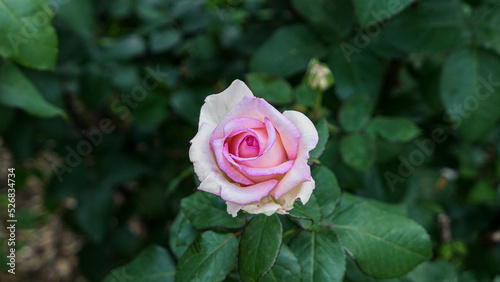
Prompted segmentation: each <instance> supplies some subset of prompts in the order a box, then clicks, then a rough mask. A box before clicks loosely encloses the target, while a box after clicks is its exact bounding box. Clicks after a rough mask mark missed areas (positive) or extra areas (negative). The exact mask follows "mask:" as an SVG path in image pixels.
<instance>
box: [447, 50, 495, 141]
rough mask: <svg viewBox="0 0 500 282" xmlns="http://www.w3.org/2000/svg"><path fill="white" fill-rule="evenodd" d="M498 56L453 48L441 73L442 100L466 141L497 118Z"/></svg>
mask: <svg viewBox="0 0 500 282" xmlns="http://www.w3.org/2000/svg"><path fill="white" fill-rule="evenodd" d="M499 74H500V57H498V55H495V54H492V53H491V52H489V51H485V50H482V49H475V48H474V49H473V48H466V49H460V50H456V51H454V52H453V53H452V54H450V56H449V57H448V58H447V59H446V62H445V63H444V66H443V69H442V73H441V99H442V101H443V103H444V105H445V108H446V111H447V114H448V116H449V118H450V120H449V121H451V122H453V125H454V126H455V129H457V130H458V131H459V132H460V133H462V136H463V137H464V138H465V139H466V140H469V141H473V140H477V139H478V138H480V137H482V136H484V135H485V134H486V133H487V132H489V131H490V130H491V129H492V128H493V126H494V125H495V124H496V122H497V121H498V120H499V118H500V111H499V110H498V109H499V108H500V89H499V86H500V75H499Z"/></svg>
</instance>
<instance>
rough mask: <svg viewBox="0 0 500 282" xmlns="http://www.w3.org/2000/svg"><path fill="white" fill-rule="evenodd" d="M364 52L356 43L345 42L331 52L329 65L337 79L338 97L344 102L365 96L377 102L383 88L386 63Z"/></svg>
mask: <svg viewBox="0 0 500 282" xmlns="http://www.w3.org/2000/svg"><path fill="white" fill-rule="evenodd" d="M352 48H354V49H352ZM362 50H363V49H362V48H359V47H356V44H355V43H354V42H350V43H346V42H343V43H341V44H339V45H335V46H334V47H333V49H332V50H331V53H330V57H329V60H328V65H329V66H330V69H331V70H332V73H333V76H334V77H335V89H336V90H337V95H338V97H339V98H340V99H341V100H343V101H345V100H348V99H350V98H351V97H354V96H355V95H363V94H364V95H368V96H369V97H370V98H372V99H373V100H374V101H376V99H377V97H378V95H379V92H380V88H381V87H382V77H383V74H384V68H385V63H384V62H383V61H382V60H380V59H379V58H377V57H376V56H375V55H373V54H372V53H370V52H368V51H366V50H365V51H362Z"/></svg>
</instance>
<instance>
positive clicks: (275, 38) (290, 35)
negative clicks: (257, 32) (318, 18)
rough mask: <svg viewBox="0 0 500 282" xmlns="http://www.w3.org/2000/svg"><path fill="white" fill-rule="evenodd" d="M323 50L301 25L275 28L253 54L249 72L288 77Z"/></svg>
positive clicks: (320, 54)
mask: <svg viewBox="0 0 500 282" xmlns="http://www.w3.org/2000/svg"><path fill="white" fill-rule="evenodd" d="M324 54H325V50H324V49H323V48H322V46H321V44H320V43H319V42H318V40H317V39H316V38H315V37H314V33H312V32H311V30H309V28H308V27H307V26H305V25H293V26H285V27H282V28H279V29H278V30H276V31H275V32H274V33H273V34H272V35H271V36H270V37H269V38H268V39H267V40H266V42H264V44H262V45H261V46H260V48H259V49H258V50H257V51H256V52H255V53H254V54H253V57H252V59H251V61H250V71H252V72H265V73H268V74H273V75H279V76H284V77H287V76H290V75H293V74H296V73H298V72H300V71H302V70H305V69H306V68H307V65H308V63H309V60H310V59H311V58H313V57H321V56H323V55H324Z"/></svg>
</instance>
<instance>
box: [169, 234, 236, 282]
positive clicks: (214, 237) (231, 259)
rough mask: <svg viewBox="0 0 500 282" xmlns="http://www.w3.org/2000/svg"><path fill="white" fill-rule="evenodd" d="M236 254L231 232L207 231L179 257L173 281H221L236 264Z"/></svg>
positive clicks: (234, 241)
mask: <svg viewBox="0 0 500 282" xmlns="http://www.w3.org/2000/svg"><path fill="white" fill-rule="evenodd" d="M237 254H238V240H236V237H235V236H234V235H233V234H217V233H215V232H213V231H207V232H205V233H203V234H201V236H199V237H198V238H197V239H196V240H195V241H194V242H193V244H191V246H190V247H189V249H188V250H187V251H186V252H185V253H184V255H183V256H182V257H181V258H180V259H179V263H178V264H177V272H176V274H175V281H222V280H223V279H224V278H225V277H226V276H227V275H228V274H229V272H230V271H231V270H232V269H233V267H234V265H235V264H236V257H237Z"/></svg>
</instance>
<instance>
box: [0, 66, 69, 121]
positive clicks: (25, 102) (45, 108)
mask: <svg viewBox="0 0 500 282" xmlns="http://www.w3.org/2000/svg"><path fill="white" fill-rule="evenodd" d="M0 103H1V104H4V105H6V106H10V107H15V108H21V109H23V110H25V111H26V112H28V113H30V114H32V115H34V116H38V117H42V118H48V117H54V116H58V115H62V114H63V111H62V110H61V109H59V108H57V107H55V106H53V105H51V104H49V103H47V102H46V101H45V100H44V99H43V97H42V95H41V94H40V93H39V92H38V90H37V89H36V88H35V86H33V84H31V82H30V81H29V80H28V79H26V77H25V76H24V74H23V73H22V72H21V71H19V69H18V68H17V67H16V66H14V65H12V64H3V65H0Z"/></svg>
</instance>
